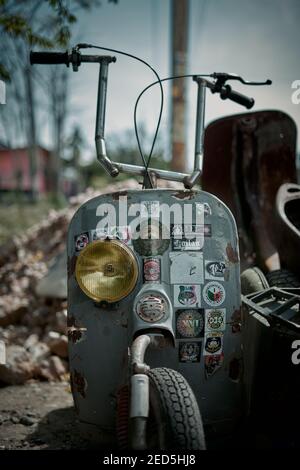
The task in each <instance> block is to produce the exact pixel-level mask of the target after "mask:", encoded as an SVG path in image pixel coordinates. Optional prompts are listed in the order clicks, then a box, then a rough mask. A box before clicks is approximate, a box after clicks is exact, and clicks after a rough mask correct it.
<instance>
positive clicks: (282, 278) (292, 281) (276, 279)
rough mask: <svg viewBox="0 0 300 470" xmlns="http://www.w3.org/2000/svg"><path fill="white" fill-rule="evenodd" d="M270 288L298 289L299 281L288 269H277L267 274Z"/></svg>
mask: <svg viewBox="0 0 300 470" xmlns="http://www.w3.org/2000/svg"><path fill="white" fill-rule="evenodd" d="M267 279H268V283H269V285H270V287H300V280H299V279H298V277H297V276H295V274H293V273H291V271H289V270H288V269H277V270H276V271H271V272H270V273H268V274H267Z"/></svg>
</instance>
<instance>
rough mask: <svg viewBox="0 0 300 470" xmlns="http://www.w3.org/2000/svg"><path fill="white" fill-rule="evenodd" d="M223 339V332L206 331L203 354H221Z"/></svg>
mask: <svg viewBox="0 0 300 470" xmlns="http://www.w3.org/2000/svg"><path fill="white" fill-rule="evenodd" d="M223 339H224V335H223V333H219V332H211V333H206V334H205V336H204V348H203V355H204V356H214V355H215V354H221V353H222V351H223Z"/></svg>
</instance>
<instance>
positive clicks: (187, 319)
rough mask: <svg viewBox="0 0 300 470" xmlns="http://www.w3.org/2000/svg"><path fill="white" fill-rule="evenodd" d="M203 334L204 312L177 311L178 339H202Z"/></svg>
mask: <svg viewBox="0 0 300 470" xmlns="http://www.w3.org/2000/svg"><path fill="white" fill-rule="evenodd" d="M203 333H204V320H203V310H200V309H198V310H196V309H195V310H192V309H187V310H177V312H176V338H180V339H182V338H201V337H202V336H203Z"/></svg>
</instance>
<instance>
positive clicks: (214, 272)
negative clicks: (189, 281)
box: [205, 260, 226, 281]
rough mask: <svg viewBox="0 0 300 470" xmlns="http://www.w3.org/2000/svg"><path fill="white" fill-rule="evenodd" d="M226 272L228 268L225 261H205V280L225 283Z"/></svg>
mask: <svg viewBox="0 0 300 470" xmlns="http://www.w3.org/2000/svg"><path fill="white" fill-rule="evenodd" d="M225 270H226V266H225V263H224V262H223V261H206V260H205V279H212V280H214V279H215V280H217V281H224V273H225Z"/></svg>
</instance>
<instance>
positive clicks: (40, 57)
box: [30, 48, 116, 71]
mask: <svg viewBox="0 0 300 470" xmlns="http://www.w3.org/2000/svg"><path fill="white" fill-rule="evenodd" d="M82 62H90V63H91V62H94V63H100V64H101V63H103V62H106V63H107V64H109V63H111V62H116V58H115V57H112V56H109V55H83V54H81V53H80V52H79V51H78V50H77V49H76V48H73V49H72V51H71V52H68V51H66V52H32V51H31V52H30V64H31V65H34V64H48V65H53V64H65V65H66V66H67V67H69V65H70V64H71V65H72V67H73V70H74V71H77V70H78V67H79V65H80V64H81V63H82Z"/></svg>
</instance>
